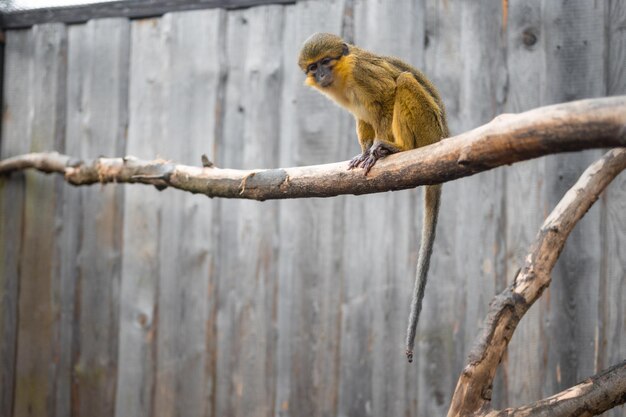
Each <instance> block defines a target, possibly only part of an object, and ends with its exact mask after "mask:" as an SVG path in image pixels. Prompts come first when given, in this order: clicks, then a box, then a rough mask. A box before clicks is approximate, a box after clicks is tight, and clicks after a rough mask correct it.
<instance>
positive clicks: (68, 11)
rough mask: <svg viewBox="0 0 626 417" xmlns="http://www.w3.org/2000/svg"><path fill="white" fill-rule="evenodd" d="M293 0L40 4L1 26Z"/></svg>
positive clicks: (2, 21) (1, 22) (4, 17)
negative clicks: (51, 5) (53, 6)
mask: <svg viewBox="0 0 626 417" xmlns="http://www.w3.org/2000/svg"><path fill="white" fill-rule="evenodd" d="M295 2H296V0H202V1H198V0H149V1H146V0H142V1H136V0H131V1H115V2H112V3H111V2H106V3H95V4H94V3H92V4H85V5H82V6H68V7H55V8H40V9H34V10H25V11H16V12H11V13H6V14H4V15H2V16H1V19H0V27H2V28H5V29H18V28H26V27H30V26H32V25H35V24H41V23H51V22H63V23H84V22H86V21H88V20H90V19H101V18H106V17H130V18H135V19H139V18H147V17H156V16H162V15H163V14H165V13H170V12H175V11H183V10H202V9H214V8H224V9H241V8H246V7H254V6H262V5H267V4H291V3H295Z"/></svg>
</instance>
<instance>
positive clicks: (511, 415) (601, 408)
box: [485, 361, 626, 417]
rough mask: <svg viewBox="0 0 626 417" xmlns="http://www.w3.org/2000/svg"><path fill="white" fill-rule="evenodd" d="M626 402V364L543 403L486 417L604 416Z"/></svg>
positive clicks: (538, 402)
mask: <svg viewBox="0 0 626 417" xmlns="http://www.w3.org/2000/svg"><path fill="white" fill-rule="evenodd" d="M625 402H626V361H623V362H622V363H620V364H617V365H615V366H612V367H610V368H609V369H606V370H604V371H602V372H600V373H599V374H597V375H595V376H592V377H591V378H588V379H587V380H585V381H583V382H581V383H580V384H578V385H575V386H573V387H571V388H568V389H566V390H565V391H563V392H560V393H558V394H556V395H553V396H551V397H548V398H545V399H543V400H541V401H537V402H535V403H532V404H529V405H525V406H523V407H518V408H507V409H506V410H501V411H492V412H490V413H488V414H487V415H486V416H485V417H571V416H593V415H598V414H602V413H603V412H605V411H607V410H610V409H611V408H613V407H617V406H618V405H620V404H624V403H625Z"/></svg>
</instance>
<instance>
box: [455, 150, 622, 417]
mask: <svg viewBox="0 0 626 417" xmlns="http://www.w3.org/2000/svg"><path fill="white" fill-rule="evenodd" d="M624 169H626V148H619V149H613V150H611V151H609V152H608V153H606V154H605V155H604V156H603V157H602V158H601V159H600V160H598V161H596V162H594V163H593V164H592V165H591V166H589V168H587V169H586V170H585V172H584V173H583V174H582V175H581V177H580V178H579V180H578V181H577V182H576V184H574V186H573V187H572V188H570V190H569V191H568V192H567V193H566V194H565V196H563V198H562V199H561V201H560V202H559V204H558V205H557V206H556V207H555V208H554V210H553V211H552V213H551V214H550V215H549V216H548V218H547V219H546V220H545V221H544V223H543V225H542V226H541V229H540V230H539V233H538V235H537V237H536V238H535V241H534V242H533V244H532V246H531V248H530V252H529V254H528V255H527V257H526V261H525V265H524V267H523V268H522V269H521V270H520V271H519V272H518V274H517V276H516V278H515V281H514V282H513V284H512V285H511V286H510V287H509V288H507V289H506V290H504V291H503V292H502V293H501V294H499V295H497V296H496V297H495V298H494V299H493V301H492V302H491V306H490V309H489V313H488V314H487V319H486V321H485V324H484V327H483V331H482V333H481V335H480V336H479V338H478V341H477V344H476V346H475V347H474V349H473V350H472V352H471V353H470V355H469V358H468V364H467V366H466V367H465V369H464V370H463V372H462V374H461V376H460V378H459V381H458V383H457V386H456V390H455V392H454V395H453V397H452V403H451V405H450V410H449V412H448V417H451V416H466V415H472V414H473V413H476V412H478V411H479V410H485V409H487V408H488V407H489V406H490V403H491V390H492V383H493V378H494V375H495V373H496V369H497V367H498V364H499V363H500V361H501V360H502V356H503V355H504V352H505V351H506V349H507V346H508V344H509V341H510V340H511V337H512V336H513V332H514V331H515V328H516V327H517V324H518V323H519V321H520V320H521V319H522V317H523V316H524V314H525V313H526V311H528V309H529V308H530V306H531V305H532V304H533V303H534V302H535V301H536V300H537V299H538V298H539V297H540V296H541V293H542V292H543V290H544V289H545V288H547V287H548V285H550V280H551V277H550V273H551V271H552V268H553V267H554V264H555V262H556V260H557V259H558V257H559V255H560V254H561V251H562V250H563V246H564V245H565V241H566V239H567V237H568V236H569V234H570V232H571V231H572V229H573V228H574V226H575V225H576V223H577V222H578V221H579V220H580V219H581V218H582V217H583V216H584V214H585V213H586V212H587V210H589V208H590V207H591V206H592V205H593V203H594V202H595V201H596V200H597V199H598V196H599V195H600V193H601V192H602V191H603V190H604V188H605V187H606V186H607V185H608V184H609V183H610V182H611V181H612V180H613V178H615V176H617V174H619V173H620V172H621V171H622V170H624ZM622 396H623V393H622Z"/></svg>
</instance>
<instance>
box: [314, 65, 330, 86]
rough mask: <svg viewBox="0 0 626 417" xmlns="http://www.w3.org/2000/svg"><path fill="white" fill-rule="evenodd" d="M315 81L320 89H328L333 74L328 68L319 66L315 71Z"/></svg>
mask: <svg viewBox="0 0 626 417" xmlns="http://www.w3.org/2000/svg"><path fill="white" fill-rule="evenodd" d="M315 81H316V82H317V84H318V85H319V86H320V87H328V86H329V85H331V84H332V82H333V74H332V71H331V70H330V68H328V67H325V66H323V65H320V66H319V67H318V69H317V71H315Z"/></svg>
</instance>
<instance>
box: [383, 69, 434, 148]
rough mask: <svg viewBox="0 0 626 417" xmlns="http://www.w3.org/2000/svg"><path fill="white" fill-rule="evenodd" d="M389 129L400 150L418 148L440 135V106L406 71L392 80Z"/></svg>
mask: <svg viewBox="0 0 626 417" xmlns="http://www.w3.org/2000/svg"><path fill="white" fill-rule="evenodd" d="M396 84H397V85H396V99H395V103H394V106H393V121H392V124H391V130H392V132H393V137H394V142H395V144H396V145H397V146H398V147H399V148H400V149H402V150H407V149H415V148H420V147H422V146H426V145H430V144H433V143H435V142H438V141H439V140H440V139H442V138H443V136H444V133H443V127H442V126H443V125H442V119H441V114H442V113H441V109H440V108H439V106H438V105H437V102H436V101H435V100H434V99H433V97H432V96H431V95H430V94H429V93H428V91H426V89H425V88H424V87H423V86H422V85H421V84H420V83H419V82H418V81H417V80H416V79H415V77H414V76H413V74H411V73H410V72H403V73H402V74H400V75H399V76H398V79H397V80H396Z"/></svg>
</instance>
